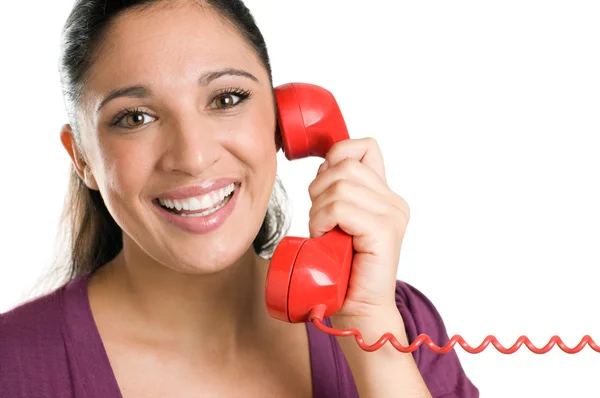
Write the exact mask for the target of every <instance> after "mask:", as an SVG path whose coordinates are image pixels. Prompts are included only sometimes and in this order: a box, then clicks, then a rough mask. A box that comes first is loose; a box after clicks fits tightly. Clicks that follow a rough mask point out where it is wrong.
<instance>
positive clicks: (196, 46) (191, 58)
mask: <svg viewBox="0 0 600 398" xmlns="http://www.w3.org/2000/svg"><path fill="white" fill-rule="evenodd" d="M178 3H179V2H178ZM225 67H237V68H244V69H247V70H249V71H250V72H251V73H255V76H256V75H261V69H262V65H261V64H260V62H259V60H258V58H257V56H256V54H255V52H254V51H253V49H252V48H251V47H250V45H249V44H248V43H247V42H246V40H245V39H244V38H243V37H242V36H241V34H240V33H239V32H238V31H237V30H236V29H235V28H234V27H233V25H232V24H230V23H229V22H227V21H226V20H224V19H223V18H222V17H220V16H219V15H218V14H216V13H215V12H214V11H212V10H211V9H207V8H205V7H200V6H198V5H197V4H195V3H194V2H183V4H181V3H180V5H177V6H160V5H159V6H154V7H151V8H148V9H144V10H143V11H139V10H133V11H130V12H127V13H124V14H122V15H120V16H119V17H117V18H116V19H115V21H114V22H113V24H112V25H111V27H110V28H109V29H108V30H107V31H106V33H105V35H104V36H103V37H102V42H101V44H100V46H99V48H98V51H97V54H96V57H95V61H94V64H93V66H92V67H91V70H90V81H89V83H91V85H92V87H93V88H94V91H96V90H99V91H103V90H104V89H111V88H114V87H115V86H118V85H123V84H131V83H132V82H134V81H135V82H140V81H144V82H145V83H149V84H160V82H161V81H165V79H167V80H168V82H169V84H170V85H174V84H178V83H182V84H189V83H190V82H191V81H195V80H197V78H198V76H199V75H201V74H202V73H203V72H205V71H207V70H210V69H220V68H225ZM263 73H264V72H263Z"/></svg>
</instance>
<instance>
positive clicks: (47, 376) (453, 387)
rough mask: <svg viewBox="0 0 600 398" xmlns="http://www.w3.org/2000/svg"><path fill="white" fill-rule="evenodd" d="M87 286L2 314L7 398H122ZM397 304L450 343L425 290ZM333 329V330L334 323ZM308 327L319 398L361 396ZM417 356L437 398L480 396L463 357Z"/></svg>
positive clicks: (332, 347)
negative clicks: (467, 371)
mask: <svg viewBox="0 0 600 398" xmlns="http://www.w3.org/2000/svg"><path fill="white" fill-rule="evenodd" d="M87 282H88V279H87V278H86V277H80V278H78V279H75V280H73V281H71V282H69V283H67V284H65V285H64V286H62V287H61V288H59V289H57V290H55V291H54V292H52V293H49V294H47V295H45V296H43V297H40V298H37V299H35V300H32V301H30V302H28V303H25V304H22V305H20V306H19V307H17V308H15V309H13V310H11V311H9V312H7V313H5V314H0V397H1V398H8V397H10V398H16V397H27V398H34V397H35V398H37V397H65V398H66V397H86V398H96V397H97V398H117V397H118V398H120V397H121V393H120V391H119V387H118V385H117V381H116V379H115V376H114V374H113V371H112V369H111V366H110V363H109V361H108V357H107V355H106V352H105V350H104V346H103V344H102V340H101V339H100V335H99V333H98V329H97V328H96V324H95V322H94V319H93V317H92V312H91V309H90V305H89V301H88V295H87V292H88V290H87ZM396 303H397V306H398V309H399V311H400V313H401V315H402V318H403V320H404V322H405V324H406V331H407V333H408V337H409V341H413V339H414V338H415V337H416V336H418V335H419V334H421V333H426V334H427V335H429V336H430V337H431V338H432V339H433V341H434V342H435V343H436V344H437V345H439V346H441V345H443V344H446V343H447V342H448V340H449V338H448V336H447V333H446V330H445V327H444V324H443V322H442V319H441V317H440V315H439V314H438V312H437V311H436V309H435V307H434V306H433V305H432V304H431V302H430V301H429V300H428V299H427V298H426V297H425V296H424V295H423V294H422V293H421V292H419V291H418V290H416V289H415V288H414V287H412V286H410V285H408V284H406V283H404V282H400V281H398V282H397V286H396ZM325 323H326V324H327V325H328V326H331V323H330V322H329V319H326V320H325ZM306 327H307V333H308V340H309V349H310V360H311V372H312V382H313V393H314V394H313V396H314V398H355V397H358V393H357V391H356V386H355V384H354V379H353V378H352V373H351V372H350V368H349V367H348V364H347V362H346V359H345V357H344V354H343V352H342V350H341V349H340V347H339V345H338V343H337V341H336V339H335V337H333V336H329V335H327V334H325V333H323V332H321V331H319V330H318V329H317V328H316V327H315V326H314V325H313V324H312V323H307V324H306ZM413 355H414V358H415V360H416V363H417V365H418V367H419V370H420V371H421V374H422V375H423V378H424V379H425V383H426V384H427V387H428V388H429V390H430V391H431V394H432V395H433V397H435V398H452V397H460V398H473V397H479V391H478V390H477V388H476V387H475V386H474V385H473V384H472V383H471V381H470V380H469V379H468V377H467V376H466V375H465V373H464V371H463V369H462V367H461V364H460V362H459V359H458V357H457V355H456V352H455V351H451V352H449V353H447V354H442V355H437V354H435V353H433V352H432V351H431V350H430V349H429V348H428V347H427V346H425V345H422V346H421V347H419V348H418V349H417V350H416V351H415V352H414V353H413ZM398 376H399V377H401V375H398Z"/></svg>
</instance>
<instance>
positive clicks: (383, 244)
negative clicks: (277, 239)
mask: <svg viewBox="0 0 600 398" xmlns="http://www.w3.org/2000/svg"><path fill="white" fill-rule="evenodd" d="M336 226H338V227H339V228H340V229H341V230H342V231H344V232H346V233H347V234H349V235H351V236H352V237H353V245H354V249H355V250H356V251H358V252H361V253H370V254H374V255H382V254H389V251H390V250H393V247H395V244H396V243H397V242H401V241H402V239H403V236H404V232H405V230H406V228H405V226H401V225H397V221H395V220H393V219H391V218H390V217H387V216H385V215H378V214H373V213H371V212H369V211H366V210H364V209H362V208H360V207H357V206H356V205H355V204H353V203H350V202H344V201H341V200H336V201H334V202H331V203H329V204H328V205H327V206H325V207H323V208H321V209H320V210H319V211H318V212H315V213H314V215H313V216H312V217H311V219H310V221H309V223H308V229H309V231H310V237H311V238H316V237H319V236H322V235H324V234H326V233H327V232H329V231H331V230H332V229H333V228H335V227H336ZM390 242H393V244H391V243H390Z"/></svg>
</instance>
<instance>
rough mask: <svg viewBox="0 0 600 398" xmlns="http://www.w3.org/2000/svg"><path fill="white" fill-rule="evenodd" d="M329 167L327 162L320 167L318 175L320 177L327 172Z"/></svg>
mask: <svg viewBox="0 0 600 398" xmlns="http://www.w3.org/2000/svg"><path fill="white" fill-rule="evenodd" d="M328 167H329V162H328V161H327V160H326V161H324V162H323V164H322V165H321V167H319V171H317V175H319V174H321V173H322V172H324V171H325V170H327V168H328Z"/></svg>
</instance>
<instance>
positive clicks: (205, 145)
mask: <svg viewBox="0 0 600 398" xmlns="http://www.w3.org/2000/svg"><path fill="white" fill-rule="evenodd" d="M165 128H166V130H165V132H164V134H165V137H166V139H165V141H166V145H165V151H164V153H163V156H162V157H161V160H160V164H161V168H162V169H163V170H164V171H167V172H179V173H183V174H188V175H190V176H193V177H196V176H198V175H201V174H202V173H204V172H205V171H206V170H207V169H209V168H210V167H211V166H212V165H213V164H215V163H216V162H217V161H218V160H219V156H220V150H219V148H220V144H219V142H218V135H217V126H215V125H214V123H211V120H210V119H209V118H202V117H201V116H200V115H198V114H197V113H196V114H193V115H190V114H188V115H185V116H183V117H180V118H178V119H177V120H176V121H174V122H172V123H171V124H170V125H169V126H165ZM165 141H163V142H165Z"/></svg>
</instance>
